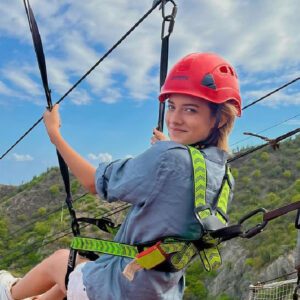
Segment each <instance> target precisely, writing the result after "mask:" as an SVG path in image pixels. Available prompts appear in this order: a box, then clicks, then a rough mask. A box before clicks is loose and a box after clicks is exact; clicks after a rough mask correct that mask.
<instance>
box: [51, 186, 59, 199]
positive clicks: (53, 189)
mask: <svg viewBox="0 0 300 300" xmlns="http://www.w3.org/2000/svg"><path fill="white" fill-rule="evenodd" d="M49 192H50V193H51V195H52V196H53V197H55V196H57V195H58V194H59V185H58V184H53V185H51V186H50V188H49Z"/></svg>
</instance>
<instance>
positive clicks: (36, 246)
mask: <svg viewBox="0 0 300 300" xmlns="http://www.w3.org/2000/svg"><path fill="white" fill-rule="evenodd" d="M124 206H126V207H124ZM130 207H131V205H130V204H128V203H123V204H122V205H120V206H118V207H116V208H115V209H113V210H115V211H113V212H111V211H109V212H106V213H104V214H102V215H100V216H98V217H97V218H103V217H110V216H112V215H114V214H117V213H119V212H122V211H124V210H125V209H128V208H130ZM89 225H90V224H85V225H83V226H81V228H85V227H87V226H89ZM60 234H63V235H62V236H59V237H56V238H54V239H53V240H50V241H47V242H45V243H43V241H44V239H42V240H38V241H35V242H34V243H32V244H30V245H26V250H25V251H24V252H22V253H21V254H20V255H19V256H17V257H13V258H12V259H10V260H8V261H7V260H5V263H6V264H7V263H11V262H13V261H15V260H17V259H18V258H20V257H22V256H23V255H26V254H29V253H30V252H31V251H32V250H37V249H40V248H42V247H45V246H46V245H49V244H51V243H53V242H55V241H57V240H59V239H61V238H63V237H65V236H68V235H69V234H72V230H70V228H67V229H65V230H62V231H59V232H57V233H55V234H53V235H50V236H49V237H47V239H49V238H53V237H55V236H57V235H60ZM40 242H42V245H39V243H40ZM28 248H29V249H28ZM17 252H19V251H18V250H17V249H12V252H11V251H10V253H9V255H8V256H9V257H10V256H12V255H13V254H15V253H17ZM2 260H3V258H2Z"/></svg>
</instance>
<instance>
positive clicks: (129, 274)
mask: <svg viewBox="0 0 300 300" xmlns="http://www.w3.org/2000/svg"><path fill="white" fill-rule="evenodd" d="M142 269H143V267H142V266H141V265H139V264H138V263H137V262H136V260H133V261H131V262H130V263H129V264H128V265H126V267H125V269H124V271H123V275H124V276H125V277H126V278H127V279H128V280H129V281H132V280H133V279H134V274H135V272H137V271H139V270H142Z"/></svg>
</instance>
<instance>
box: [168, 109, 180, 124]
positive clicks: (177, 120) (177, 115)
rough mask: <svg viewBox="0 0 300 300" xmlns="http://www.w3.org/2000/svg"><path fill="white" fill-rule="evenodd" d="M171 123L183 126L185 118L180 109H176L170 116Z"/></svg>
mask: <svg viewBox="0 0 300 300" xmlns="http://www.w3.org/2000/svg"><path fill="white" fill-rule="evenodd" d="M169 122H170V123H172V124H182V123H183V116H182V113H181V111H180V110H179V109H174V110H173V111H172V112H171V113H170V116H169Z"/></svg>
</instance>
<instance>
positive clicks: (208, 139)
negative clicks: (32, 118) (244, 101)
mask: <svg viewBox="0 0 300 300" xmlns="http://www.w3.org/2000/svg"><path fill="white" fill-rule="evenodd" d="M159 100H160V101H168V103H167V106H168V110H167V112H166V125H167V128H168V132H169V138H170V141H163V140H166V138H165V137H164V136H163V134H162V133H160V132H158V131H157V130H154V136H153V138H152V144H153V146H152V147H151V148H150V149H148V150H146V151H145V152H144V153H142V154H141V155H139V156H137V157H135V158H131V159H123V160H118V161H115V162H113V163H110V164H107V163H102V164H100V165H99V167H98V168H97V170H96V169H95V168H94V167H93V166H92V165H90V164H89V163H88V162H87V161H85V160H84V159H83V158H82V157H81V156H80V155H78V154H77V153H76V152H75V151H74V150H73V149H72V148H71V147H70V146H69V145H68V144H67V143H66V141H65V140H64V139H63V138H62V136H61V134H60V130H59V128H60V120H59V114H58V105H56V106H54V108H53V110H52V111H51V112H50V111H46V113H45V115H44V122H45V125H46V128H47V132H48V135H49V137H50V139H51V142H52V143H53V144H54V145H55V146H56V148H57V149H58V150H59V152H60V153H61V155H62V156H63V158H64V159H65V161H66V163H67V164H68V166H69V168H70V169H71V171H72V173H73V174H74V175H75V176H76V177H77V178H78V180H79V181H80V182H81V183H82V185H83V186H84V187H86V188H87V189H88V190H89V191H90V192H92V193H98V194H99V195H100V197H101V198H103V199H106V200H107V201H110V202H111V201H115V200H119V199H120V200H123V201H125V202H129V203H131V204H132V208H131V210H130V212H129V213H128V215H127V217H126V219H125V221H124V223H123V224H122V226H121V228H120V230H119V231H118V233H117V235H116V237H115V241H117V242H120V243H125V244H131V245H132V244H137V243H144V242H149V241H155V240H159V239H161V238H162V237H178V238H181V239H185V240H197V239H200V238H201V235H202V234H203V230H202V227H201V225H200V223H199V220H198V219H197V217H196V215H195V213H194V209H195V204H194V201H195V199H194V179H193V175H192V174H193V165H192V162H191V157H190V154H189V151H188V148H187V145H192V146H194V147H196V148H197V149H199V150H200V151H201V152H202V154H203V156H204V158H205V163H206V172H207V173H206V174H207V186H206V191H205V192H206V199H207V202H208V203H212V202H213V201H214V199H215V198H216V197H217V195H218V192H219V190H220V188H221V185H222V181H223V177H224V174H225V164H226V161H227V155H228V151H229V150H228V135H229V133H230V131H231V130H232V127H233V123H234V119H235V117H236V116H239V115H240V113H241V97H240V93H239V87H238V79H237V75H236V73H235V71H234V69H233V68H232V66H231V65H230V64H229V63H228V62H227V61H225V60H224V59H223V58H221V57H219V56H218V55H215V54H212V53H202V54H201V53H194V54H190V55H188V56H186V57H184V58H183V59H181V60H180V61H179V62H178V63H177V64H175V66H174V67H173V68H172V70H171V71H170V73H169V75H168V77H167V79H166V82H165V84H164V86H163V88H162V90H161V93H160V95H159ZM231 197H232V195H231V196H230V198H231ZM67 259H68V250H59V251H57V252H55V253H54V254H53V255H52V256H50V257H49V258H47V259H45V260H44V261H43V262H41V263H40V264H39V265H38V266H36V267H35V268H34V269H33V270H31V271H30V272H29V273H28V274H27V275H26V276H25V277H24V278H23V279H21V280H17V279H14V278H13V277H12V276H11V275H10V274H8V273H6V272H5V271H4V272H2V274H0V282H2V290H3V291H5V292H3V294H4V293H6V294H7V297H6V298H3V296H2V298H1V299H23V298H25V297H31V296H33V295H40V294H42V293H45V292H46V293H45V294H43V295H41V296H39V297H38V299H63V297H64V296H65V294H67V296H68V299H80V300H84V299H91V300H94V299H104V300H118V299H143V300H154V299H155V300H157V299H182V297H183V293H184V273H185V269H186V268H184V269H182V270H179V271H177V272H168V271H158V270H155V269H154V270H145V269H141V268H139V271H137V272H136V273H135V276H134V279H133V280H132V281H129V280H128V278H126V276H124V269H125V270H126V267H128V265H130V263H132V259H129V258H124V257H118V256H112V255H102V256H101V257H100V258H99V259H98V260H96V261H94V262H87V261H85V262H83V260H82V258H80V257H78V261H77V267H76V268H75V270H74V271H73V272H72V273H71V275H70V280H69V285H68V291H66V289H65V284H64V279H65V274H66V266H67ZM47 291H48V292H47Z"/></svg>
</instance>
